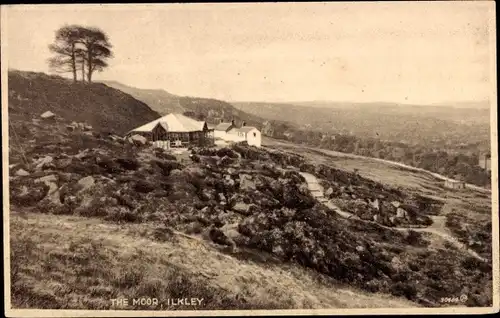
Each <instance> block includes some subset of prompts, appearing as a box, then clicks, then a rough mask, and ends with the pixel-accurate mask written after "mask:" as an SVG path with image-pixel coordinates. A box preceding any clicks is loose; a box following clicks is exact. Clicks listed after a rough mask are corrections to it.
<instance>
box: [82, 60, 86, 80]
mask: <svg viewBox="0 0 500 318" xmlns="http://www.w3.org/2000/svg"><path fill="white" fill-rule="evenodd" d="M82 82H85V59H84V58H83V57H82Z"/></svg>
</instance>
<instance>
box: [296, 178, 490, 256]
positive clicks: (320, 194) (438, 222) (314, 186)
mask: <svg viewBox="0 0 500 318" xmlns="http://www.w3.org/2000/svg"><path fill="white" fill-rule="evenodd" d="M300 174H301V175H302V176H303V177H304V179H305V180H306V182H307V186H308V188H309V191H311V194H312V196H313V197H314V198H316V199H317V200H318V201H319V202H321V203H322V204H324V205H326V206H327V207H328V208H330V209H331V210H333V211H335V212H336V213H337V214H338V215H340V216H342V217H344V218H348V219H358V220H361V219H360V218H359V217H357V216H356V215H354V214H352V213H349V212H346V211H342V210H341V209H340V208H339V207H338V206H336V205H335V204H333V203H332V202H331V201H329V200H328V199H327V198H325V196H324V189H323V187H322V186H321V185H320V184H319V181H318V179H317V178H316V176H314V175H312V174H310V173H306V172H300ZM431 218H432V221H433V224H432V225H431V226H430V227H426V228H410V227H389V226H385V225H382V224H379V223H376V224H377V225H379V226H381V227H384V228H387V229H392V230H396V231H410V230H413V231H415V232H426V233H430V234H432V235H434V236H436V235H437V236H439V237H440V238H442V239H444V240H446V241H448V242H449V243H451V244H453V245H454V246H455V247H457V248H459V249H462V250H465V251H467V252H468V253H469V254H470V255H471V256H473V257H476V258H477V259H480V260H482V261H485V259H484V258H482V257H481V256H479V255H478V254H477V253H476V252H474V251H473V250H471V249H468V248H467V247H466V246H465V245H464V244H463V243H461V242H459V241H458V240H457V239H456V238H455V237H453V236H452V235H450V234H449V233H448V231H447V229H446V225H445V217H444V216H431ZM362 221H363V222H370V223H375V222H373V221H366V220H362Z"/></svg>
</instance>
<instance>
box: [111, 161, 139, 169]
mask: <svg viewBox="0 0 500 318" xmlns="http://www.w3.org/2000/svg"><path fill="white" fill-rule="evenodd" d="M115 161H116V163H118V164H119V165H120V167H122V168H123V169H126V170H137V169H139V161H138V160H137V159H135V158H117V159H115Z"/></svg>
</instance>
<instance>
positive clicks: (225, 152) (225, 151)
mask: <svg viewBox="0 0 500 318" xmlns="http://www.w3.org/2000/svg"><path fill="white" fill-rule="evenodd" d="M217 156H219V157H220V158H222V157H229V158H233V159H235V158H238V155H237V154H236V152H235V151H233V150H232V149H230V148H220V149H219V150H217Z"/></svg>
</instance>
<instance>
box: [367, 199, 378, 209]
mask: <svg viewBox="0 0 500 318" xmlns="http://www.w3.org/2000/svg"><path fill="white" fill-rule="evenodd" d="M368 204H369V205H370V206H371V207H372V208H374V209H375V210H377V211H378V210H380V201H379V200H378V198H375V200H373V201H372V200H370V199H368Z"/></svg>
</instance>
